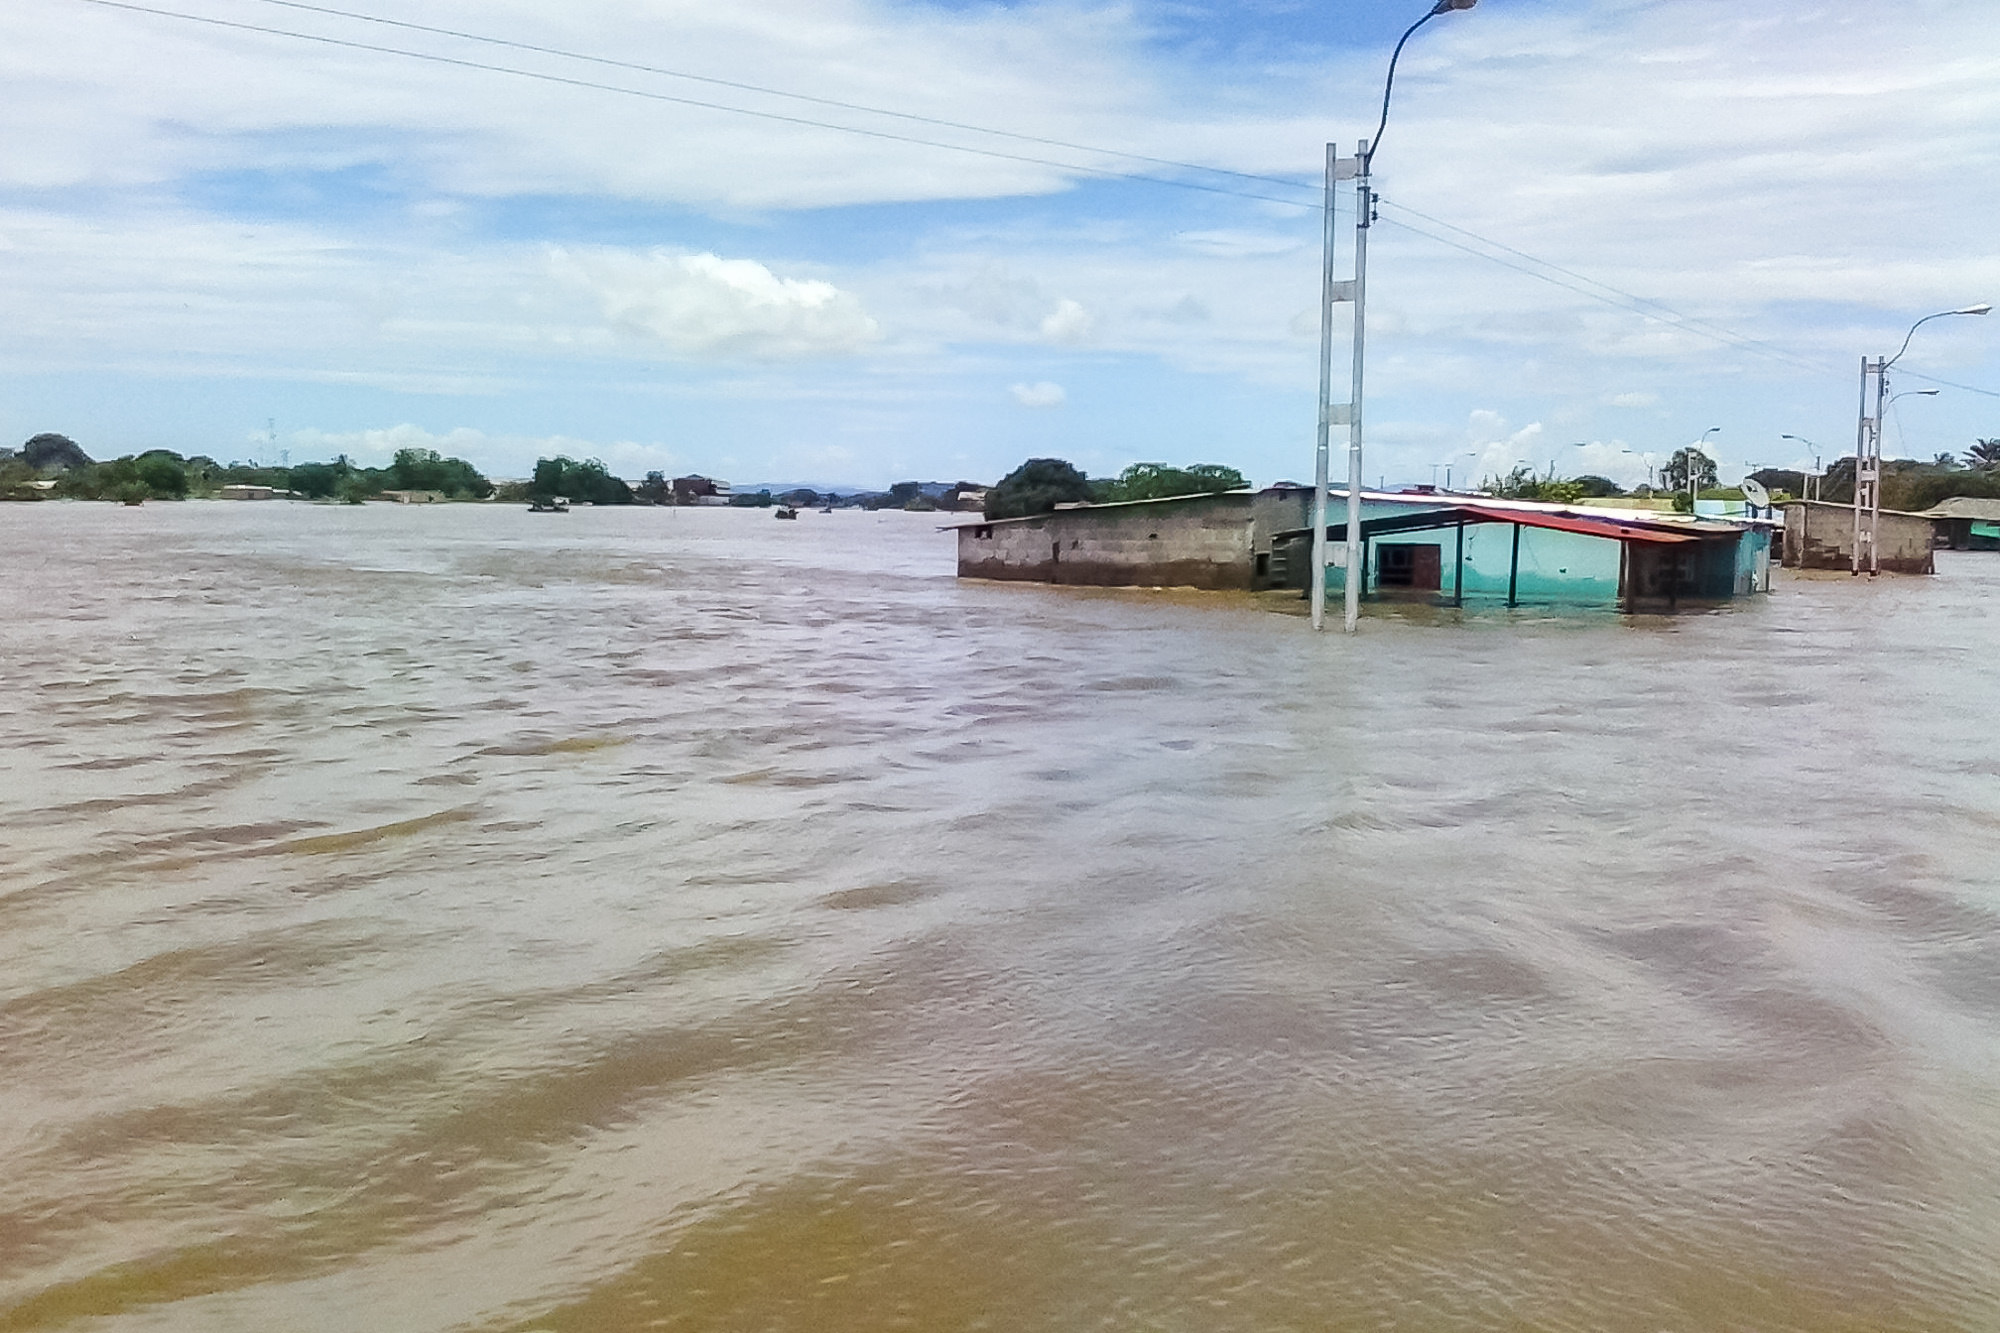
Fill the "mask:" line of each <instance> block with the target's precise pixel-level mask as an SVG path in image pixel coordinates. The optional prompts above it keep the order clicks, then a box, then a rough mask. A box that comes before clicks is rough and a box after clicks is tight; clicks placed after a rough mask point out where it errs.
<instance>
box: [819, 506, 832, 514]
mask: <svg viewBox="0 0 2000 1333" xmlns="http://www.w3.org/2000/svg"><path fill="white" fill-rule="evenodd" d="M819 512H820V513H822V514H831V513H832V512H833V506H832V505H828V506H827V507H826V508H824V509H822V510H820V511H819Z"/></svg>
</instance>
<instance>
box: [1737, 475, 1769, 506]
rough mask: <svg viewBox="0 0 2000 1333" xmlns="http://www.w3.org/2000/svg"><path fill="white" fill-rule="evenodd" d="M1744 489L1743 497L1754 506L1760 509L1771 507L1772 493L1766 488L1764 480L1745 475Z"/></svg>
mask: <svg viewBox="0 0 2000 1333" xmlns="http://www.w3.org/2000/svg"><path fill="white" fill-rule="evenodd" d="M1742 490H1743V498H1744V499H1746V500H1748V501H1749V502H1750V503H1751V505H1753V506H1754V507H1756V508H1758V509H1769V508H1770V507H1771V493H1770V492H1769V491H1767V490H1765V489H1764V483H1763V482H1761V481H1756V480H1753V479H1752V478H1749V477H1745V478H1744V479H1743V487H1742Z"/></svg>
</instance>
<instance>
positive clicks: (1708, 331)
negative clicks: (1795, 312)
mask: <svg viewBox="0 0 2000 1333" xmlns="http://www.w3.org/2000/svg"><path fill="white" fill-rule="evenodd" d="M1404 211H1405V212H1414V211H1415V210H1414V209H1405V210H1404ZM1383 221H1384V222H1386V223H1388V224H1389V225H1390V226H1392V227H1396V228H1399V229H1401V230H1403V231H1407V232H1410V233H1412V234H1413V235H1417V236H1422V237H1423V238H1424V239H1426V240H1430V241H1435V242H1436V243H1438V244H1439V245H1443V246H1449V247H1450V248H1451V249H1453V250H1458V251H1462V252H1463V253H1465V254H1468V255H1472V256H1473V257H1475V258H1478V259H1484V260H1485V261H1487V262H1488V263H1489V264H1498V265H1499V266H1500V267H1501V268H1505V269H1512V270H1513V271H1514V272H1516V273H1521V274H1525V275H1526V276H1528V277H1530V278H1536V279H1539V280H1540V281H1542V282H1546V283H1548V284H1550V285H1551V286H1554V287H1561V288H1562V289H1563V290H1565V291H1570V292H1575V293H1576V294H1577V295H1579V296H1582V297H1586V298H1588V299H1590V300H1593V301H1597V302H1599V303H1601V304H1603V305H1608V306H1611V307H1613V308H1614V309H1617V310H1623V311H1625V312H1626V313H1627V314H1632V315H1638V316H1640V317H1641V318H1644V319H1653V320H1657V319H1660V315H1659V314H1658V313H1657V311H1655V310H1653V309H1648V308H1647V307H1649V306H1654V305H1656V304H1657V303H1656V302H1651V301H1648V300H1646V298H1645V297H1643V296H1633V295H1631V294H1630V293H1627V292H1620V291H1618V289H1617V288H1615V287H1613V288H1608V289H1607V290H1608V291H1609V292H1611V293H1615V295H1607V294H1606V293H1605V292H1599V291H1593V290H1591V289H1590V288H1589V287H1585V286H1580V285H1578V284H1577V283H1572V282H1565V281H1563V280H1562V279H1561V278H1557V277H1551V276H1550V275H1548V274H1547V273H1542V272H1538V271H1536V270H1535V269H1531V268H1528V267H1526V266H1524V265H1521V264H1515V263H1510V262H1509V261H1507V260H1505V259H1502V258H1500V257H1499V256H1498V255H1491V254H1487V253H1486V252H1485V251H1483V250H1476V249H1474V248H1473V247H1472V246H1469V245H1466V244H1465V243H1464V242H1462V241H1455V240H1453V239H1451V238H1450V237H1449V236H1440V235H1438V234H1437V233H1436V232H1432V231H1426V230H1424V229H1423V228H1422V227H1419V226H1416V225H1414V224H1412V223H1408V222H1400V221H1398V220H1396V219H1395V218H1384V219H1383ZM1445 225H1449V224H1445ZM1452 229H1453V230H1454V231H1461V232H1462V231H1464V230H1465V229H1464V228H1462V227H1454V228H1452ZM1465 234H1466V235H1468V236H1475V238H1476V239H1479V240H1482V241H1483V240H1485V238H1484V237H1480V236H1477V235H1476V233H1472V232H1465ZM1488 244H1496V245H1497V244H1498V242H1488ZM1501 248H1502V249H1509V250H1511V247H1508V246H1502V247H1501ZM1512 253H1515V254H1520V253H1521V252H1520V251H1518V250H1514V251H1512ZM1525 257H1526V258H1528V259H1530V260H1533V261H1534V262H1536V263H1540V262H1542V261H1540V260H1535V259H1534V257H1533V256H1532V255H1528V256H1525ZM1548 267H1550V268H1556V266H1555V265H1553V264H1551V265H1549V266H1548ZM1556 271H1557V272H1559V273H1566V272H1568V270H1566V269H1560V268H1556ZM1577 276H1579V277H1580V278H1581V275H1577ZM1581 281H1582V282H1586V283H1591V282H1595V281H1596V280H1595V279H1592V278H1581ZM1597 285H1598V286H1604V285H1605V284H1602V283H1599V284H1597ZM1661 308H1662V309H1664V307H1661ZM1668 313H1673V312H1671V311H1669V312H1668ZM1663 322H1664V321H1663ZM1706 323H1707V321H1692V320H1689V321H1687V322H1684V323H1681V324H1677V325H1674V327H1676V328H1679V329H1680V330H1681V331H1682V332H1684V333H1691V334H1694V335H1695V336H1697V337H1701V338H1707V339H1709V340H1711V341H1713V342H1718V343H1722V344H1723V345H1725V346H1727V347H1732V348H1735V349H1736V350H1738V351H1745V352H1757V353H1760V354H1762V355H1764V356H1769V357H1774V358H1776V359H1778V360H1782V361H1784V362H1786V363H1787V364H1789V365H1791V366H1793V367H1794V368H1798V369H1805V370H1810V371H1813V372H1815V373H1819V372H1823V371H1825V370H1826V367H1825V366H1821V365H1815V364H1813V363H1811V362H1808V361H1806V360H1805V359H1803V358H1802V357H1796V356H1793V355H1792V354H1791V353H1789V352H1785V351H1783V350H1782V349H1780V348H1776V347H1772V346H1770V345H1769V344H1768V343H1762V342H1759V341H1758V340H1756V339H1754V338H1749V337H1746V336H1744V335H1742V334H1739V333H1735V332H1733V331H1731V330H1729V329H1725V328H1722V327H1721V326H1720V325H1716V326H1714V327H1703V325H1704V324H1706Z"/></svg>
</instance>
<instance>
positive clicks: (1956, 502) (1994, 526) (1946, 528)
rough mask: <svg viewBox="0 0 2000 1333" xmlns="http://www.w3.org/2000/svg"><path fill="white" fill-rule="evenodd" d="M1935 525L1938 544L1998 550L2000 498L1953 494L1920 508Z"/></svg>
mask: <svg viewBox="0 0 2000 1333" xmlns="http://www.w3.org/2000/svg"><path fill="white" fill-rule="evenodd" d="M1922 516H1923V517H1924V518H1927V519H1930V520H1931V521H1932V523H1934V524H1935V525H1936V528H1937V542H1936V544H1937V545H1939V546H1948V547H1950V548H1951V549H1952V550H1954V551H2000V500H1983V499H1979V498H1978V497H1976V496H1970V495H1956V496H1953V497H1952V498H1951V499H1949V500H1941V501H1939V502H1938V503H1937V504H1934V505H1932V506H1931V507H1930V508H1929V509H1926V510H1924V512H1923V515H1922Z"/></svg>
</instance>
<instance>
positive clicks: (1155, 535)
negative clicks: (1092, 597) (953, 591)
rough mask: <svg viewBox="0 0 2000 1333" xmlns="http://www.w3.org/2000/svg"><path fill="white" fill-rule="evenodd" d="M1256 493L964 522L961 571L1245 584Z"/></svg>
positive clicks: (1097, 582)
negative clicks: (1253, 503)
mask: <svg viewBox="0 0 2000 1333" xmlns="http://www.w3.org/2000/svg"><path fill="white" fill-rule="evenodd" d="M1253 498H1254V497H1252V496H1249V495H1213V496H1196V497H1189V498H1187V499H1184V500H1172V501H1163V502H1159V503H1154V504H1137V505H1104V506H1097V507H1092V508H1085V509H1065V510H1058V511H1057V512H1055V513H1053V514H1045V515H1042V516H1040V517H1037V518H1030V519H1014V520H1004V521H999V522H994V523H975V524H968V525H966V526H965V527H961V528H960V529H959V530H958V573H959V577H961V578H980V579H1012V580H1024V581H1030V582H1039V583H1068V584H1083V585H1092V586H1098V587H1164V588H1249V587H1250V586H1251V582H1252V574H1253V561H1252V551H1251V542H1252V533H1253V523H1252V500H1253Z"/></svg>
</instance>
